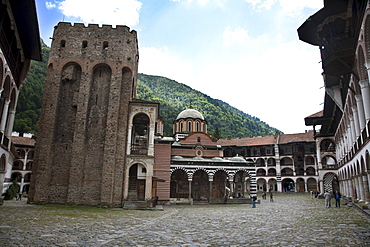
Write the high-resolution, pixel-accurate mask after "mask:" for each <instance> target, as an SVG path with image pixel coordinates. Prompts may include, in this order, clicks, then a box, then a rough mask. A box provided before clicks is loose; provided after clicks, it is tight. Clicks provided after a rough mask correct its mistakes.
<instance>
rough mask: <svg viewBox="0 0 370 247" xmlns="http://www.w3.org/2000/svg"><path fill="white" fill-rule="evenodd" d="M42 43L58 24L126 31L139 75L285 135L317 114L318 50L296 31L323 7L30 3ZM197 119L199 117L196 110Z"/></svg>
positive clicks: (192, 1)
mask: <svg viewBox="0 0 370 247" xmlns="http://www.w3.org/2000/svg"><path fill="white" fill-rule="evenodd" d="M36 7H37V15H38V19H39V27H40V34H41V38H42V39H43V40H44V42H45V43H46V44H47V45H48V46H50V37H52V35H53V30H54V26H56V25H57V24H58V22H61V21H65V22H71V23H85V25H87V24H89V23H96V24H99V25H102V24H108V25H112V26H113V27H115V26H116V25H127V26H128V27H130V28H131V29H132V30H136V31H137V33H138V42H139V55H140V58H139V73H144V74H149V75H158V76H163V77H167V78H169V79H172V80H175V81H177V82H180V83H183V84H186V85H188V86H190V87H192V88H193V89H196V90H198V91H200V92H202V93H204V94H206V95H208V96H210V97H212V98H215V99H219V100H222V101H224V102H226V103H228V104H230V105H231V106H233V107H235V108H237V109H239V110H241V111H243V112H245V113H247V114H250V115H252V116H255V117H257V118H259V119H260V120H261V121H263V122H265V123H267V124H269V125H270V126H271V127H274V128H277V129H279V130H281V131H283V132H284V133H285V134H292V133H303V132H305V131H306V130H309V129H312V127H311V126H305V124H304V118H305V117H307V116H309V115H311V114H314V113H316V112H319V111H321V110H322V109H323V102H324V89H323V85H324V82H323V79H322V76H321V73H322V67H321V58H320V51H319V48H318V47H316V46H312V45H309V44H307V43H304V42H303V41H300V40H299V38H298V34H297V29H298V28H299V26H300V25H302V24H303V22H304V21H305V20H306V19H307V18H309V17H310V16H311V15H312V14H314V13H316V12H317V11H318V10H319V9H321V8H322V7H323V0H104V1H97V0H57V1H56V0H36ZM196 110H198V111H200V112H202V109H196Z"/></svg>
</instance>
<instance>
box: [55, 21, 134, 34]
mask: <svg viewBox="0 0 370 247" xmlns="http://www.w3.org/2000/svg"><path fill="white" fill-rule="evenodd" d="M63 26H65V27H68V28H70V27H74V28H75V29H78V28H80V29H91V30H94V29H96V30H99V29H102V30H105V29H116V30H118V31H120V32H127V33H131V34H133V35H136V34H137V33H136V31H135V30H130V27H128V26H126V25H117V26H116V27H113V26H112V25H107V24H103V25H102V26H99V25H98V24H88V25H87V26H86V25H85V24H84V23H74V24H73V23H71V22H59V23H58V25H57V26H55V27H54V28H55V29H56V28H59V27H63Z"/></svg>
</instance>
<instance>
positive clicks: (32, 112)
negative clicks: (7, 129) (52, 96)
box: [13, 40, 50, 134]
mask: <svg viewBox="0 0 370 247" xmlns="http://www.w3.org/2000/svg"><path fill="white" fill-rule="evenodd" d="M41 48H42V55H43V56H42V61H41V62H37V61H32V64H31V69H30V73H29V74H28V77H27V79H26V82H25V83H24V84H23V85H22V88H21V91H20V92H19V96H18V103H17V111H16V114H15V120H14V127H13V129H14V131H17V132H19V133H32V134H36V130H37V123H38V121H39V116H40V109H41V98H42V91H43V90H44V85H45V77H46V67H47V62H48V57H49V52H50V48H49V47H47V46H46V44H45V43H44V42H43V41H42V40H41Z"/></svg>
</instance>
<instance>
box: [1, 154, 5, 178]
mask: <svg viewBox="0 0 370 247" xmlns="http://www.w3.org/2000/svg"><path fill="white" fill-rule="evenodd" d="M5 168H6V157H5V154H3V155H1V158H0V173H4V172H5Z"/></svg>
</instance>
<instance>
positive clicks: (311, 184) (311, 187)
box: [307, 178, 317, 192]
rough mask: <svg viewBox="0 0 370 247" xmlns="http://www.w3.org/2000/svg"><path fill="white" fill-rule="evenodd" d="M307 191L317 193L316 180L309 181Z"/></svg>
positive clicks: (310, 179) (309, 179)
mask: <svg viewBox="0 0 370 247" xmlns="http://www.w3.org/2000/svg"><path fill="white" fill-rule="evenodd" d="M307 191H313V192H317V181H316V179H315V178H308V179H307Z"/></svg>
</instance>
